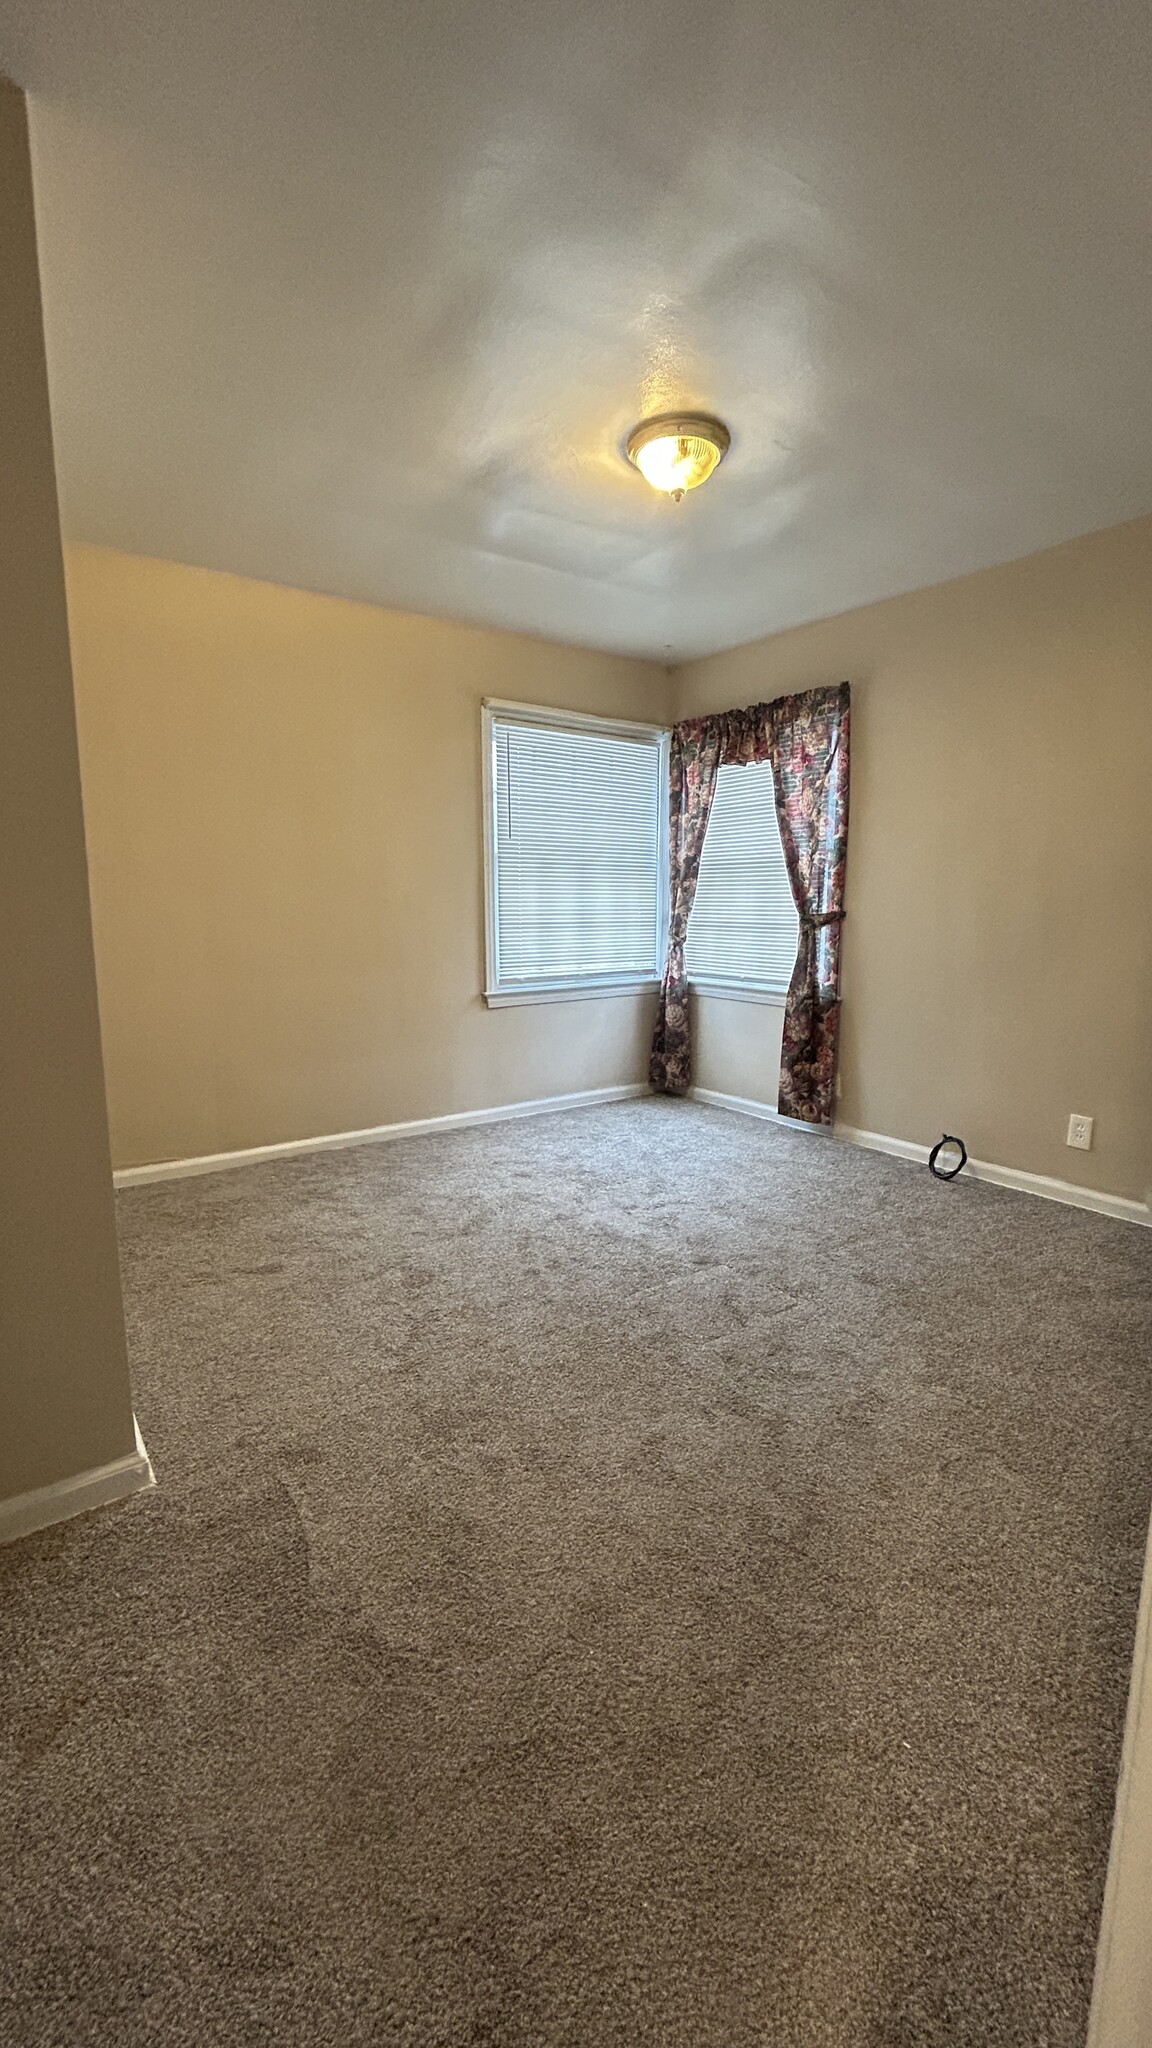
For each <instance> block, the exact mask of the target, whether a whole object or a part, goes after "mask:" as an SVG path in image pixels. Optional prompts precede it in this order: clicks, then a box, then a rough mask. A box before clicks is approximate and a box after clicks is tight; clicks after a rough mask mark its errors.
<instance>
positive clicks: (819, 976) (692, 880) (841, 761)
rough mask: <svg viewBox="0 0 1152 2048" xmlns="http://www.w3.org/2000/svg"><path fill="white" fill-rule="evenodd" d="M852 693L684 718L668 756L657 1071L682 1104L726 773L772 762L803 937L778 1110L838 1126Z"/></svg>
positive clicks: (840, 687) (787, 1018) (653, 1068)
mask: <svg viewBox="0 0 1152 2048" xmlns="http://www.w3.org/2000/svg"><path fill="white" fill-rule="evenodd" d="M850 701H851V693H850V690H849V687H848V684H847V683H839V684H837V685H836V686H835V687H834V688H831V689H824V690H806V691H805V692H803V694H802V695H799V696H795V697H778V698H776V699H775V700H774V701H773V702H772V703H769V704H752V705H750V706H749V707H748V709H747V710H744V711H725V712H721V713H720V714H719V715H718V716H715V717H712V718H692V719H686V720H685V721H684V722H683V723H682V724H681V725H677V726H674V727H673V730H672V748H671V796H670V805H671V831H670V841H669V868H670V879H671V906H670V918H669V933H668V960H667V965H666V968H665V973H664V982H663V985H662V987H661V990H660V1007H659V1012H658V1016H657V1023H656V1034H655V1037H654V1039H653V1042H652V1059H651V1063H650V1068H649V1073H650V1077H651V1081H652V1086H653V1087H654V1088H657V1089H660V1090H661V1091H662V1092H663V1093H665V1094H667V1095H685V1094H687V1092H688V1088H689V1086H690V1084H691V1079H692V1047H691V1037H690V1031H689V1024H688V984H687V979H686V976H685V972H684V946H685V942H686V940H687V936H688V919H689V916H690V914H691V910H692V904H693V901H694V899H695V895H696V882H697V877H698V875H699V872H700V856H701V853H702V852H703V848H704V835H705V832H706V831H707V827H708V815H709V812H710V811H711V808H712V798H713V795H714V793H715V789H716V775H717V771H718V769H719V768H720V766H721V765H722V764H723V765H729V764H731V765H740V766H746V765H748V764H750V763H752V762H756V761H771V763H772V780H773V786H774V789H775V793H776V815H777V818H778V820H779V825H780V838H781V842H782V844H783V848H784V859H785V862H786V864H787V868H788V879H789V881H790V883H791V885H792V895H793V899H794V901H795V904H796V909H797V912H798V914H799V918H800V939H799V944H798V947H797V951H796V965H795V967H794V969H793V972H792V980H791V983H790V985H789V989H788V995H787V999H786V1002H785V1008H784V1037H783V1046H782V1052H781V1064H780V1093H779V1108H780V1112H781V1114H782V1115H783V1116H791V1117H798V1118H799V1119H801V1121H803V1122H804V1123H815V1124H830V1123H831V1122H832V1115H833V1104H834V1091H835V1081H836V1052H837V1045H838V1039H839V1025H840V996H839V984H840V924H841V920H842V918H843V914H844V865H845V856H846V852H847V839H848V759H849V726H850Z"/></svg>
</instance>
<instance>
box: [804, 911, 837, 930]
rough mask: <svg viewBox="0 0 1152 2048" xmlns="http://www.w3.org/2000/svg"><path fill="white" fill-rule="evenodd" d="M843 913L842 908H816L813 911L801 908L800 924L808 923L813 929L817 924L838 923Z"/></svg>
mask: <svg viewBox="0 0 1152 2048" xmlns="http://www.w3.org/2000/svg"><path fill="white" fill-rule="evenodd" d="M843 915H844V912H843V911H842V910H817V911H815V912H813V911H810V910H802V911H801V912H800V922H801V924H802V925H803V924H806V925H809V926H810V927H811V928H812V929H813V930H814V929H815V928H816V927H817V926H819V925H825V924H839V923H840V920H841V919H842V917H843Z"/></svg>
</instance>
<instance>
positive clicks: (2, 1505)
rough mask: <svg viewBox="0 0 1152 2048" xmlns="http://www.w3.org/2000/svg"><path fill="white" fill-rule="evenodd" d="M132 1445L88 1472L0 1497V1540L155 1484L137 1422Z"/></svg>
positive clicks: (9, 1539) (28, 1532) (9, 1540)
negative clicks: (133, 1446)
mask: <svg viewBox="0 0 1152 2048" xmlns="http://www.w3.org/2000/svg"><path fill="white" fill-rule="evenodd" d="M132 1420H133V1425H134V1427H135V1430H136V1449H135V1450H134V1451H129V1452H128V1454H127V1456H126V1457H123V1458H114V1459H113V1461H112V1463H111V1464H110V1465H96V1466H94V1467H93V1468H92V1470H91V1471H88V1472H74V1473H73V1474H72V1477H71V1478H70V1479H58V1480H56V1482H55V1484H54V1485H52V1486H37V1487H35V1488H34V1489H33V1491H32V1492H31V1493H17V1494H14V1495H13V1497H12V1499H11V1500H2V1501H0V1543H13V1542H14V1541H15V1540H16V1538H17V1537H18V1536H31V1535H32V1534H33V1533H34V1531H35V1530H37V1529H48V1528H51V1526H52V1524H53V1522H67V1521H69V1520H70V1519H71V1517H72V1516H73V1515H83V1514H87V1512H88V1510H89V1509H90V1508H102V1507H107V1506H108V1504H109V1502H110V1501H114V1500H126V1499H127V1498H128V1496H129V1494H132V1493H144V1492H145V1491H146V1490H147V1489H148V1487H150V1486H155V1484H156V1475H155V1473H154V1472H153V1470H152V1461H151V1459H150V1458H149V1456H148V1453H147V1451H146V1450H145V1448H144V1439H143V1438H142V1436H141V1435H140V1425H139V1423H138V1422H137V1421H136V1418H135V1416H133V1418H132Z"/></svg>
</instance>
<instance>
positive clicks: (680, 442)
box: [627, 412, 731, 505]
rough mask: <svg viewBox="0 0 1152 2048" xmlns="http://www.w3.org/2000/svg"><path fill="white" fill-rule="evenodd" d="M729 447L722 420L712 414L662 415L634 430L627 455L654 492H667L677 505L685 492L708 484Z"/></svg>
mask: <svg viewBox="0 0 1152 2048" xmlns="http://www.w3.org/2000/svg"><path fill="white" fill-rule="evenodd" d="M730 445H731V435H730V434H729V432H728V429H727V427H726V426H725V425H724V422H723V420H717V419H713V417H712V415H711V413H706V412H662V413H659V414H658V415H657V417H656V418H655V419H651V420H641V422H640V424H639V426H638V427H633V429H632V432H631V433H630V434H629V436H628V441H627V453H628V460H629V462H634V463H635V464H636V467H637V469H638V470H639V471H640V474H641V476H642V477H644V479H645V481H646V482H648V483H650V484H651V486H652V489H653V490H654V491H667V493H668V496H669V497H670V498H671V499H672V500H673V501H674V503H676V504H677V505H678V504H679V503H680V500H681V498H682V497H683V496H684V493H685V491H694V490H695V489H696V487H697V485H698V484H703V483H707V481H708V478H709V477H710V476H711V474H712V471H713V470H714V469H715V468H716V467H717V465H718V464H719V463H721V462H723V460H724V457H725V456H726V455H727V453H728V449H729V446H730Z"/></svg>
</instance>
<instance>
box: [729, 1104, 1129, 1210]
mask: <svg viewBox="0 0 1152 2048" xmlns="http://www.w3.org/2000/svg"><path fill="white" fill-rule="evenodd" d="M692 1095H693V1097H694V1099H695V1100H696V1101H697V1102H708V1103H711V1104H712V1105H713V1107H714V1108H717V1109H732V1110H736V1111H737V1112H738V1114H739V1115H741V1116H756V1117H762V1118H766V1119H768V1120H769V1121H770V1122H774V1123H780V1124H783V1125H784V1127H785V1129H787V1130H790V1131H808V1132H810V1133H813V1134H816V1135H818V1136H821V1137H825V1138H829V1137H831V1138H835V1139H837V1140H838V1142H839V1143H841V1144H845V1145H861V1146H863V1148H864V1149H865V1151H868V1152H887V1153H888V1154H889V1156H890V1157H891V1158H893V1159H909V1160H914V1161H915V1162H916V1164H917V1165H922V1166H926V1165H927V1163H928V1154H929V1152H930V1151H931V1149H932V1148H931V1146H930V1145H917V1144H914V1143H913V1142H912V1140H911V1139H910V1138H888V1137H885V1136H884V1135H883V1134H882V1133H881V1132H879V1131H860V1130H856V1129H854V1128H853V1126H852V1125H851V1124H836V1125H835V1126H834V1127H833V1128H831V1129H830V1128H829V1127H828V1126H827V1125H826V1124H805V1123H801V1122H800V1121H799V1119H798V1118H796V1117H790V1116H781V1115H780V1112H779V1110H776V1109H773V1108H772V1107H771V1105H770V1104H769V1103H767V1102H752V1101H749V1100H748V1099H747V1098H746V1097H745V1096H742V1095H721V1094H719V1093H718V1092H717V1090H716V1089H714V1088H694V1089H693V1090H692ZM964 1171H965V1173H966V1174H967V1175H969V1177H970V1178H971V1179H972V1180H987V1181H991V1182H992V1183H993V1184H994V1185H995V1186H996V1187H1000V1188H1015V1189H1017V1190H1018V1192H1019V1193H1020V1194H1022V1195H1039V1196H1040V1197H1041V1199H1042V1200H1043V1201H1046V1202H1064V1203H1067V1204H1068V1206H1069V1207H1071V1208H1073V1209H1092V1210H1094V1211H1095V1212H1096V1214H1097V1215H1099V1216H1115V1217H1117V1218H1118V1219H1119V1220H1120V1221H1121V1222H1123V1223H1139V1224H1143V1225H1144V1226H1145V1228H1147V1227H1148V1226H1149V1225H1152V1209H1149V1207H1148V1204H1147V1203H1146V1202H1135V1201H1133V1200H1132V1199H1131V1198H1130V1196H1128V1195H1107V1194H1101V1193H1100V1191H1099V1190H1098V1189H1097V1188H1083V1187H1079V1186H1078V1185H1077V1184H1076V1182H1075V1181H1070V1180H1053V1179H1051V1178H1050V1176H1049V1175H1048V1174H1045V1173H1025V1172H1024V1171H1023V1170H1022V1168H1020V1167H1018V1166H997V1165H995V1164H994V1163H993V1162H992V1161H991V1160H988V1159H969V1161H968V1164H967V1166H966V1167H965V1168H964Z"/></svg>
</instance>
